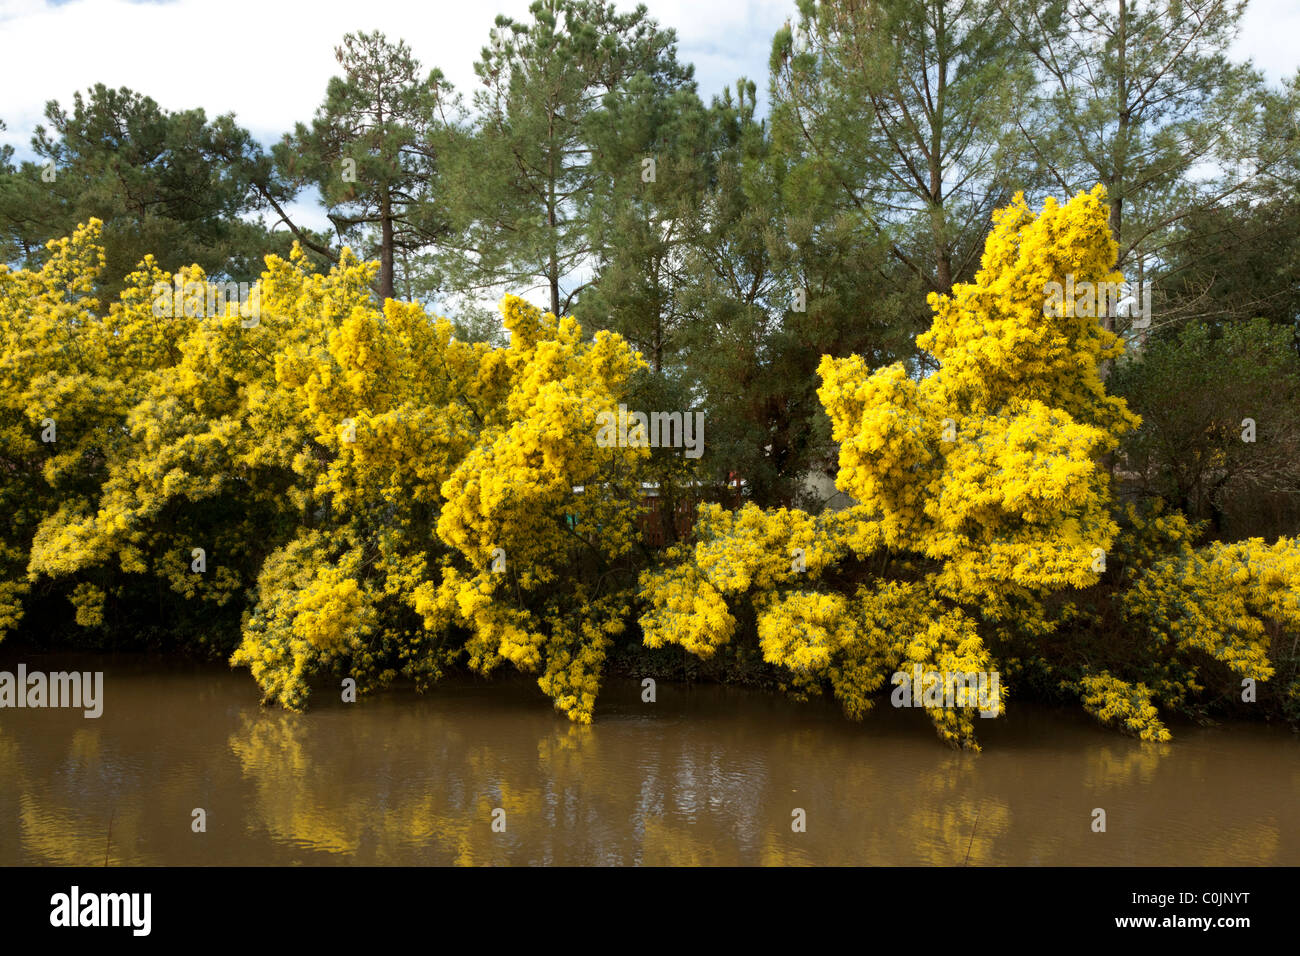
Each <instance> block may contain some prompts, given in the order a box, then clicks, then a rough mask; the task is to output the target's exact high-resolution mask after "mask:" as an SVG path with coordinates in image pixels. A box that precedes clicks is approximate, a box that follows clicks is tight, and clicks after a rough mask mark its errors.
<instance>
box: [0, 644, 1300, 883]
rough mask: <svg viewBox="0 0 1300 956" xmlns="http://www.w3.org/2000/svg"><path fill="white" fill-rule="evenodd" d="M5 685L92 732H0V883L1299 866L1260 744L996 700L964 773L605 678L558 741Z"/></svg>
mask: <svg viewBox="0 0 1300 956" xmlns="http://www.w3.org/2000/svg"><path fill="white" fill-rule="evenodd" d="M3 650H5V651H7V650H8V649H3ZM20 660H21V661H22V662H24V663H25V664H26V665H27V668H28V670H29V671H33V670H41V671H47V672H49V671H60V670H72V669H77V670H92V671H93V670H99V671H103V672H104V675H105V677H104V689H103V715H102V716H101V717H99V718H98V719H88V718H86V717H84V716H83V713H82V711H81V710H67V709H44V710H40V709H9V708H5V709H0V865H15V864H19V865H47V864H71V865H93V866H102V865H104V864H105V863H107V864H108V865H110V866H124V865H125V866H132V865H233V864H250V865H278V866H284V865H295V864H303V865H321V864H405V865H426V864H435V865H444V864H563V865H602V864H645V865H674V864H708V865H715V864H716V865H737V864H738V865H752V864H823V865H866V864H877V865H878V864H885V865H892V864H942V865H961V864H963V863H967V864H970V865H1004V864H1031V865H1033V864H1060V865H1076V864H1100V865H1118V866H1131V865H1214V866H1218V865H1247V866H1251V865H1279V864H1287V865H1297V864H1300V738H1298V737H1297V735H1295V734H1293V733H1292V732H1290V731H1289V730H1287V729H1285V728H1282V727H1270V726H1267V725H1263V724H1232V725H1222V726H1217V727H1210V728H1203V727H1196V726H1192V725H1177V724H1176V725H1172V727H1171V729H1172V730H1173V732H1174V740H1173V742H1172V743H1169V744H1144V743H1140V742H1138V741H1136V740H1133V739H1130V738H1127V737H1122V736H1120V735H1118V734H1116V733H1113V732H1111V731H1109V730H1107V729H1105V728H1102V727H1099V726H1097V725H1096V724H1094V723H1093V722H1091V721H1090V720H1089V719H1088V718H1087V717H1086V716H1084V715H1081V714H1075V713H1072V712H1068V711H1056V710H1050V709H1046V708H1043V707H1037V706H1032V705H1027V704H1017V703H1016V702H1015V701H1014V700H1013V701H1012V702H1011V704H1010V707H1009V713H1008V715H1007V716H1006V717H1004V718H1000V719H996V720H985V721H980V722H979V727H978V728H977V730H978V732H979V734H980V740H981V743H982V744H983V747H984V750H983V752H982V753H979V754H968V753H959V752H955V751H952V750H950V749H948V748H947V747H945V746H944V745H943V744H941V743H940V742H939V740H938V739H937V738H936V737H935V735H934V733H933V731H932V730H931V729H930V726H929V723H928V722H927V720H926V719H925V716H924V714H923V713H921V712H920V711H919V710H908V709H901V710H895V709H893V708H890V707H889V706H888V704H887V703H886V704H885V705H884V706H883V707H882V706H879V705H878V706H877V709H876V710H875V711H874V712H872V713H870V714H868V715H867V717H866V719H865V720H864V721H863V722H862V723H858V724H855V723H852V722H850V721H848V720H846V719H844V718H843V716H842V715H841V714H840V711H839V710H838V709H837V708H836V707H835V706H834V705H833V704H831V703H828V702H822V701H814V702H813V703H810V704H798V703H795V702H792V701H790V700H788V699H786V698H784V697H781V696H779V695H776V694H770V693H765V692H761V691H753V690H745V689H738V688H727V687H718V686H713V685H685V684H670V683H665V682H661V683H659V685H658V688H657V700H656V702H655V703H643V702H642V700H641V687H640V684H639V682H638V681H636V680H631V679H627V678H611V679H610V680H608V681H607V683H606V686H605V689H604V691H603V692H602V697H601V702H600V704H599V705H598V709H597V716H596V721H595V723H594V724H593V725H592V726H589V727H578V726H573V725H571V724H570V723H569V722H568V721H567V720H565V719H564V718H563V717H561V716H560V715H558V714H556V713H555V712H554V711H553V710H552V708H551V705H550V702H549V701H548V700H547V699H546V698H545V697H543V696H542V694H541V693H540V692H539V691H538V690H537V688H536V686H535V685H533V684H532V683H530V682H526V681H522V680H508V679H507V680H494V681H473V680H468V679H466V680H457V681H451V682H447V683H444V684H442V685H439V687H438V688H437V690H436V691H435V692H433V693H431V694H429V695H426V696H424V697H420V696H417V695H416V694H415V693H414V692H411V691H407V690H402V689H397V690H393V691H390V692H387V693H385V694H382V695H379V696H376V697H373V698H370V699H365V700H363V701H362V702H360V703H357V704H344V703H342V702H341V701H340V700H339V698H338V694H337V693H335V694H333V695H325V694H323V693H318V694H316V695H314V696H313V707H312V710H311V711H310V712H308V713H306V714H289V713H285V712H283V711H279V710H274V709H263V708H260V707H259V706H258V697H259V692H258V689H257V687H256V685H254V683H253V681H252V679H251V678H250V677H249V676H248V674H247V672H244V671H235V672H232V671H230V670H228V669H226V668H224V667H222V666H221V665H202V666H200V665H192V664H183V665H178V664H176V663H174V662H167V661H159V660H156V659H152V658H142V657H136V656H111V655H99V656H84V655H83V656H76V657H72V656H64V655H55V654H26V655H24V656H22V657H15V656H13V654H12V653H3V654H0V670H7V671H10V672H13V671H15V670H16V665H17V663H18V662H19V661H20ZM331 696H332V698H333V699H330V698H331ZM1094 808H1102V809H1104V810H1105V811H1106V832H1104V833H1097V832H1093V829H1092V821H1093V810H1094ZM196 809H202V810H203V811H204V813H205V815H206V832H201V833H196V832H194V830H193V826H192V822H193V820H194V819H195V817H194V811H195V810H196ZM796 810H802V811H803V817H804V819H805V820H806V830H805V832H794V831H793V829H792V821H793V820H794V819H795V812H796ZM497 811H504V813H501V812H497ZM494 819H495V820H496V828H495V829H494V825H493V821H494ZM502 828H504V829H502Z"/></svg>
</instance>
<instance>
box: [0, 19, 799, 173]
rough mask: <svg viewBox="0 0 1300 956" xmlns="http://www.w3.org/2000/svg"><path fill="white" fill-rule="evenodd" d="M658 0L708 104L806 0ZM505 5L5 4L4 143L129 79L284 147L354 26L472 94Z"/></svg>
mask: <svg viewBox="0 0 1300 956" xmlns="http://www.w3.org/2000/svg"><path fill="white" fill-rule="evenodd" d="M620 6H621V7H623V8H624V9H627V8H630V7H631V6H632V4H630V3H625V2H620ZM647 6H648V7H649V8H650V11H651V15H652V16H654V17H655V18H656V19H658V20H659V22H660V23H661V24H662V25H664V26H669V27H674V28H676V29H677V31H678V36H679V38H680V41H681V42H680V45H679V49H678V57H679V58H680V59H682V60H684V61H686V62H695V63H696V64H697V76H698V79H699V81H700V93H701V95H702V96H703V97H704V99H705V100H706V101H707V100H708V99H709V98H710V97H711V96H712V95H713V94H715V93H717V92H719V91H720V90H721V89H722V86H723V85H724V84H730V83H732V82H734V80H735V78H736V77H737V76H738V75H740V74H745V75H747V76H749V77H750V78H751V79H755V80H756V81H758V83H759V86H760V88H764V87H765V81H766V74H767V56H768V50H769V49H770V44H771V38H772V34H773V33H774V32H775V30H776V28H777V27H778V26H780V24H781V23H782V22H783V21H784V20H785V18H786V16H787V11H789V10H792V9H793V0H750V2H747V3H700V2H698V0H694V2H688V0H649V2H648V3H647ZM498 13H504V14H506V15H508V16H513V17H515V18H517V19H527V17H528V0H488V2H486V3H465V2H447V0H438V2H432V3H422V4H413V3H411V2H410V0H365V2H364V3H357V2H355V0H321V2H315V3H312V4H310V5H300V4H286V3H270V2H267V0H221V2H214V0H175V2H171V3H134V2H127V0H72V2H69V3H62V4H59V5H50V4H46V3H41V2H37V0H0V119H3V120H5V122H6V123H7V125H8V127H9V128H8V130H7V132H5V133H0V137H3V141H5V142H8V143H11V144H12V145H14V146H15V147H16V148H17V149H18V151H19V156H20V158H30V152H29V149H28V146H29V142H30V139H31V135H32V131H33V129H34V128H35V126H36V125H37V124H38V123H40V122H42V117H43V112H44V108H45V103H46V101H48V100H50V99H57V100H58V101H59V103H60V104H61V105H62V106H63V107H64V108H67V107H68V105H69V104H70V103H71V100H72V94H73V93H74V92H76V91H79V90H85V89H86V88H87V87H90V86H92V85H94V84H95V83H104V84H105V85H108V86H112V87H119V86H127V87H130V88H131V89H132V90H135V91H136V92H138V93H143V94H145V95H148V96H151V97H152V98H153V99H155V100H157V101H158V103H159V104H161V105H162V106H163V107H164V108H166V109H171V110H180V109H188V108H192V107H195V106H201V107H203V108H204V109H205V110H206V111H207V112H208V114H209V115H211V116H215V115H217V114H220V113H226V112H233V113H235V115H236V117H237V119H238V121H239V122H240V124H241V125H243V126H245V127H246V128H248V129H249V130H250V131H251V132H252V133H253V134H254V135H255V136H256V137H257V138H258V139H259V140H261V141H263V142H271V141H273V140H276V139H278V138H279V137H280V136H281V135H282V134H283V133H284V132H286V131H287V130H289V129H290V128H291V127H292V125H293V124H294V123H295V122H298V121H304V122H305V121H308V120H310V118H311V116H312V114H313V112H314V111H315V109H316V107H317V106H318V105H319V103H320V101H321V99H322V98H323V96H324V92H325V85H326V83H327V82H328V80H329V78H330V76H332V75H333V74H334V73H335V72H337V69H338V64H337V63H336V62H335V60H334V53H333V51H334V47H335V46H336V45H337V44H338V42H339V40H340V39H341V38H342V36H343V34H345V33H347V32H350V31H355V30H373V29H379V30H383V31H384V32H385V33H386V34H388V36H389V37H390V38H396V37H400V38H402V39H404V40H406V42H407V43H408V44H409V45H410V46H411V48H412V50H413V51H414V53H415V55H416V56H417V57H418V58H419V60H420V62H421V63H422V64H423V65H424V67H425V68H426V69H428V68H431V67H435V66H436V67H438V68H440V69H441V70H442V71H443V72H444V73H445V74H446V75H447V77H448V78H449V79H450V80H451V81H452V82H453V83H455V85H456V87H457V89H459V90H461V91H462V92H463V93H465V95H466V99H467V100H468V99H469V96H470V94H471V93H472V91H473V88H474V84H475V82H476V78H475V76H474V70H473V63H474V60H475V59H477V57H478V54H479V51H480V50H481V48H482V47H483V45H484V44H485V43H486V42H487V36H488V30H489V29H490V28H491V26H492V23H493V21H494V20H495V19H496V16H497V14H498Z"/></svg>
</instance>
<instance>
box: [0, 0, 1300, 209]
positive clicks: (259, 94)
mask: <svg viewBox="0 0 1300 956" xmlns="http://www.w3.org/2000/svg"><path fill="white" fill-rule="evenodd" d="M617 2H618V4H619V6H620V7H623V8H630V7H631V6H633V4H632V3H631V2H627V0H617ZM644 2H645V4H646V6H647V7H648V8H649V9H650V13H651V15H652V16H653V17H654V18H655V19H657V20H658V21H659V23H660V24H661V25H663V26H667V27H672V28H674V29H675V30H676V31H677V35H678V38H679V45H678V58H679V60H682V61H684V62H688V63H693V64H694V65H695V70H696V78H697V80H698V83H699V90H700V94H701V96H702V97H703V98H704V99H705V100H706V101H707V100H708V99H709V98H711V97H712V96H713V95H715V94H717V93H720V92H721V91H722V89H723V87H724V86H727V85H731V84H734V82H735V80H736V78H737V77H739V76H747V77H749V78H750V79H753V80H755V81H756V82H757V83H758V87H759V93H760V109H762V108H763V96H764V94H765V92H766V84H767V62H768V54H769V52H770V50H771V42H772V35H773V33H775V32H776V30H777V28H778V27H780V26H781V24H782V23H783V22H784V21H785V20H786V19H787V18H791V17H792V16H793V13H794V9H795V5H794V0H644ZM498 13H504V14H506V15H509V16H513V17H515V18H517V19H527V13H528V0H477V2H476V0H455V2H449V0H311V2H297V0H295V2H286V0H162V2H158V0H153V2H138V0H63V2H47V0H0V119H2V120H4V121H5V123H6V124H7V126H8V129H7V130H6V131H4V132H0V143H8V144H10V145H12V146H13V147H14V148H15V151H16V155H17V158H18V159H19V160H22V159H31V158H33V154H32V152H31V149H30V141H31V136H32V132H33V130H34V128H35V127H36V125H37V124H38V123H40V122H41V121H42V114H43V112H44V109H45V103H46V101H47V100H50V99H57V100H59V102H60V103H61V104H62V105H63V106H64V107H65V108H66V107H67V106H68V105H69V104H70V103H71V100H72V94H73V93H74V92H75V91H78V90H85V89H86V88H87V87H89V86H92V85H93V84H95V83H104V84H106V85H108V86H112V87H120V86H127V87H130V88H131V89H133V90H135V91H136V92H139V93H143V94H146V95H148V96H151V97H152V98H153V99H155V100H156V101H157V102H158V103H159V104H160V105H161V106H162V107H163V108H165V109H170V110H181V109H190V108H193V107H195V106H201V107H203V109H204V110H205V111H206V112H207V113H208V115H209V116H216V115H219V114H222V113H227V112H233V113H234V114H235V117H236V119H237V121H238V122H239V123H240V124H241V125H242V126H244V127H246V128H247V129H248V130H249V131H250V132H252V134H253V135H254V136H255V137H256V138H257V139H259V140H260V141H261V142H263V143H264V144H269V143H271V142H273V141H275V140H278V139H279V138H280V136H281V135H283V134H284V133H285V132H287V131H288V130H289V129H291V128H292V126H293V124H294V123H295V122H297V121H307V120H310V118H311V116H312V114H313V113H314V112H315V109H316V107H317V106H318V105H319V104H320V102H321V100H322V99H323V97H324V92H325V85H326V83H327V81H328V80H329V77H330V76H331V75H333V74H334V73H335V72H336V71H337V69H338V64H337V63H336V62H335V60H334V55H333V50H334V47H335V46H336V45H337V44H338V42H339V40H340V39H341V38H342V36H343V34H345V33H348V32H352V31H358V30H367V31H368V30H373V29H379V30H382V31H384V32H385V33H386V34H388V36H389V37H390V38H395V37H400V38H402V39H404V40H406V42H407V43H408V45H409V46H410V47H411V49H412V50H413V52H414V53H415V55H416V57H417V58H418V59H419V60H420V62H421V63H422V64H423V66H424V67H425V68H426V69H427V68H431V67H435V66H436V67H438V68H439V69H441V70H442V71H443V73H445V74H446V75H447V77H448V78H449V79H450V80H451V81H452V82H453V83H455V85H456V87H457V89H458V90H460V91H461V92H463V93H464V94H465V98H466V101H467V102H468V100H469V98H470V95H471V91H472V90H473V88H474V84H475V82H476V81H475V77H474V70H473V63H474V61H475V59H476V58H477V57H478V54H479V51H480V49H481V48H482V47H483V45H484V44H485V43H486V42H487V38H488V30H489V29H490V28H491V26H492V23H493V21H494V20H495V18H496V16H497V14H498ZM1297 36H1300V0H1252V3H1251V5H1250V7H1249V8H1248V10H1247V13H1246V16H1245V18H1244V21H1243V24H1242V31H1241V36H1240V37H1239V39H1238V41H1237V43H1236V46H1235V48H1234V50H1233V55H1234V58H1236V59H1246V58H1250V59H1252V60H1253V61H1254V62H1255V65H1256V66H1257V67H1258V68H1259V69H1261V70H1263V72H1264V74H1265V76H1266V77H1267V78H1268V79H1269V80H1270V81H1271V82H1273V83H1277V82H1279V81H1280V80H1281V78H1282V77H1283V76H1292V75H1294V74H1295V71H1296V67H1297V65H1300V56H1297V53H1296V48H1295V39H1296V37H1297ZM297 211H298V212H300V213H307V215H305V216H304V217H303V218H304V221H305V224H307V225H311V226H317V227H319V226H321V225H323V224H324V223H325V220H324V218H323V216H322V215H320V214H319V213H318V212H317V211H316V210H314V209H308V208H306V207H303V208H301V209H299V210H297ZM311 213H316V214H315V215H312V214H311Z"/></svg>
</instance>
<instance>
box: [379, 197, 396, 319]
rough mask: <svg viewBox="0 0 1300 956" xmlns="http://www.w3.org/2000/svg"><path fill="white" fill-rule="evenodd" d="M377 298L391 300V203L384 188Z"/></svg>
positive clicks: (381, 205) (381, 198) (380, 212)
mask: <svg viewBox="0 0 1300 956" xmlns="http://www.w3.org/2000/svg"><path fill="white" fill-rule="evenodd" d="M379 202H380V211H379V224H380V229H381V239H380V244H379V298H380V299H391V298H393V201H392V199H391V198H390V197H389V193H388V187H387V186H385V187H384V189H383V192H382V193H381V194H380V200H379Z"/></svg>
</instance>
